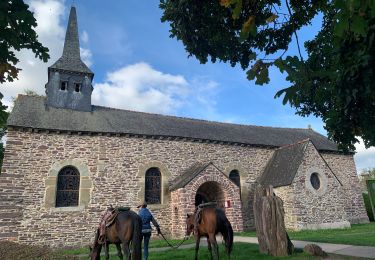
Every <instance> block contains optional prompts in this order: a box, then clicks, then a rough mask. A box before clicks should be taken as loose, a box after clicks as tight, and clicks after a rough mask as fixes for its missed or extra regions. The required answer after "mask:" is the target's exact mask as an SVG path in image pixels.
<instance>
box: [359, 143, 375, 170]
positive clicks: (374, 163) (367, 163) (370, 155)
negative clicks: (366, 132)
mask: <svg viewBox="0 0 375 260" xmlns="http://www.w3.org/2000/svg"><path fill="white" fill-rule="evenodd" d="M358 139H359V140H360V142H359V143H357V144H356V145H355V148H356V152H357V153H356V154H355V155H354V160H355V163H356V166H357V171H358V173H360V172H361V171H362V170H364V169H366V168H374V167H375V147H370V148H368V149H366V147H365V145H364V143H363V141H362V139H361V138H358Z"/></svg>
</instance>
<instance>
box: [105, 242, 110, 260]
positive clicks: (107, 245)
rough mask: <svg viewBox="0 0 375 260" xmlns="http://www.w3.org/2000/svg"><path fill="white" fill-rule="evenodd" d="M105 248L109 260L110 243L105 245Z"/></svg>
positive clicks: (106, 257)
mask: <svg viewBox="0 0 375 260" xmlns="http://www.w3.org/2000/svg"><path fill="white" fill-rule="evenodd" d="M104 248H105V259H106V260H109V243H108V242H106V243H104Z"/></svg>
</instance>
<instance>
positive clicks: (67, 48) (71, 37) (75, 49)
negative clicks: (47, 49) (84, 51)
mask: <svg viewBox="0 0 375 260" xmlns="http://www.w3.org/2000/svg"><path fill="white" fill-rule="evenodd" d="M62 56H63V57H79V58H80V57H81V56H80V53H79V37H78V26H77V13H76V8H75V7H74V6H72V7H71V9H70V14H69V22H68V28H67V29H66V35H65V43H64V50H63V55H62Z"/></svg>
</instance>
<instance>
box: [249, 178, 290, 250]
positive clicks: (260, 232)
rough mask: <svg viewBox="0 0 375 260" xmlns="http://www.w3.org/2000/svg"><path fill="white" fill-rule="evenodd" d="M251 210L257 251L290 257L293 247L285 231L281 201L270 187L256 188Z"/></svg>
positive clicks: (259, 186)
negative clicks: (252, 211) (257, 245)
mask: <svg viewBox="0 0 375 260" xmlns="http://www.w3.org/2000/svg"><path fill="white" fill-rule="evenodd" d="M253 209H254V219H255V228H256V232H257V237H258V242H259V251H260V252H261V253H265V254H270V255H273V256H288V255H291V254H292V253H293V250H294V246H293V244H292V242H291V241H290V239H289V236H288V234H287V233H286V230H285V223H284V208H283V201H282V200H281V199H280V198H279V197H277V196H276V195H275V194H274V192H273V187H272V186H269V187H267V188H265V187H263V186H261V185H258V186H257V187H256V189H255V195H254V204H253Z"/></svg>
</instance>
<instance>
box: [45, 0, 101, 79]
mask: <svg viewBox="0 0 375 260" xmlns="http://www.w3.org/2000/svg"><path fill="white" fill-rule="evenodd" d="M50 69H61V70H67V71H75V72H81V73H88V74H94V73H93V72H92V71H91V70H90V69H89V68H88V67H87V66H86V64H85V63H84V62H83V61H82V60H81V55H80V50H79V37H78V25H77V14H76V8H75V7H74V6H72V8H71V9H70V14H69V22H68V27H67V30H66V35H65V42H64V50H63V54H62V56H61V58H60V59H58V60H57V61H56V62H55V63H54V64H53V65H52V66H50Z"/></svg>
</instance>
